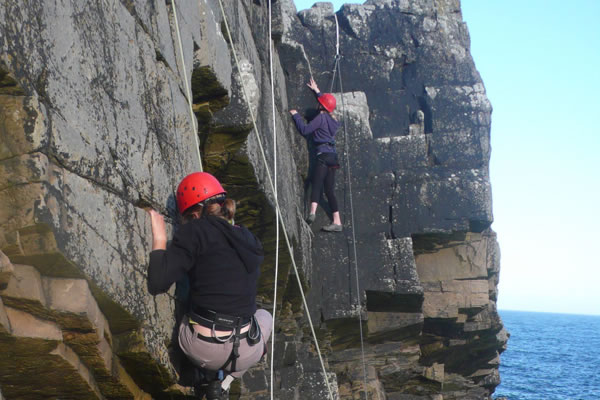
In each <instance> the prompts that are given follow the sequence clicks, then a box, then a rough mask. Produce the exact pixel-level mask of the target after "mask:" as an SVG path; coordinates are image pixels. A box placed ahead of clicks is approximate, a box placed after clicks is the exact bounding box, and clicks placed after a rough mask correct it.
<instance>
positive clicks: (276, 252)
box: [267, 0, 279, 400]
mask: <svg viewBox="0 0 600 400" xmlns="http://www.w3.org/2000/svg"><path fill="white" fill-rule="evenodd" d="M271 19H272V16H271V0H269V37H268V38H267V40H268V42H269V72H270V75H271V108H272V121H271V123H272V124H273V175H274V181H275V189H274V193H273V195H274V197H275V203H277V134H276V133H277V132H276V131H277V127H276V125H275V82H274V80H273V40H272V39H271V35H272V26H271ZM278 275H279V207H276V208H275V279H274V282H275V283H274V289H273V322H272V325H271V375H270V379H271V384H270V387H271V400H273V393H274V386H273V375H274V373H273V364H274V361H275V312H276V310H277V277H278Z"/></svg>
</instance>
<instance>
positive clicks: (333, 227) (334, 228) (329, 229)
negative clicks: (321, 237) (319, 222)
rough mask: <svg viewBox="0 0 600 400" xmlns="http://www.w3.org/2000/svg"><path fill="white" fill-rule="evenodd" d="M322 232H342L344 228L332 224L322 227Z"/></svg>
mask: <svg viewBox="0 0 600 400" xmlns="http://www.w3.org/2000/svg"><path fill="white" fill-rule="evenodd" d="M321 230H322V231H325V232H341V231H342V226H341V225H338V224H331V225H326V226H324V227H322V228H321Z"/></svg>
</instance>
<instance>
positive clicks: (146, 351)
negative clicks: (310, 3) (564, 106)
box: [0, 0, 507, 400]
mask: <svg viewBox="0 0 600 400" xmlns="http://www.w3.org/2000/svg"><path fill="white" fill-rule="evenodd" d="M224 6H225V7H224V10H225V14H226V16H227V21H228V23H229V27H230V28H231V33H232V38H231V40H230V39H229V37H228V36H227V33H225V32H226V31H225V23H224V20H223V17H222V15H221V9H220V6H219V2H218V1H217V0H200V1H198V2H184V1H181V2H166V3H165V2H161V1H159V2H155V1H150V0H121V1H119V0H109V1H105V2H101V3H99V2H93V3H82V2H75V1H73V2H57V1H52V0H48V1H44V2H34V3H31V4H21V3H18V2H17V3H15V2H4V3H2V4H1V5H0V227H1V229H0V250H1V252H0V348H1V349H2V351H3V354H6V355H8V356H7V357H3V358H2V361H0V393H1V394H0V398H2V396H4V398H6V399H7V400H10V399H13V398H14V399H16V398H31V399H35V398H47V397H48V396H50V397H57V398H91V399H95V398H111V399H112V398H115V399H116V398H119V399H120V398H140V399H141V398H184V397H187V396H189V395H190V393H191V392H190V390H189V370H190V368H189V365H188V364H186V362H185V359H184V357H182V354H181V352H180V351H179V350H178V348H177V344H176V340H175V341H174V336H173V327H174V326H175V324H176V321H177V320H178V318H180V317H181V315H182V313H183V312H184V310H183V303H184V301H185V300H184V299H182V295H181V293H182V292H183V291H179V290H175V289H173V290H171V292H170V293H169V294H166V295H159V296H157V297H152V296H150V295H149V294H148V291H147V288H146V276H145V267H146V263H147V254H148V252H149V250H150V246H151V241H150V238H151V234H150V232H151V231H150V224H149V220H148V218H147V216H146V213H145V211H144V210H143V208H144V207H147V206H152V207H154V208H155V209H157V210H159V211H161V212H162V213H163V214H164V215H165V216H166V217H167V220H168V221H170V222H171V223H172V225H173V229H176V227H177V226H176V225H177V224H176V222H177V218H176V210H175V206H174V201H173V195H172V193H173V189H174V187H175V186H176V185H177V183H178V181H179V180H180V179H181V178H182V177H183V176H185V175H186V174H187V173H190V172H192V171H195V170H198V169H199V168H200V160H198V158H197V155H196V151H195V148H196V139H195V137H194V136H195V135H198V139H199V142H200V150H201V156H202V161H201V163H202V166H203V168H204V170H206V171H209V172H211V173H213V174H215V175H216V176H217V177H219V178H220V179H221V180H222V182H223V183H224V186H225V187H226V189H227V190H228V193H229V195H230V196H231V197H233V198H236V199H237V200H239V201H240V205H239V209H238V213H239V219H238V220H239V221H240V222H242V223H244V224H245V225H247V226H248V227H249V228H250V229H251V230H253V231H254V232H255V233H257V234H258V235H259V236H260V237H261V239H262V241H263V243H264V245H265V249H266V252H267V257H266V260H265V263H264V265H263V273H262V278H261V282H260V288H259V302H260V303H261V304H262V306H263V307H266V308H271V309H272V307H273V303H274V299H273V284H274V278H273V276H274V265H275V248H276V242H275V231H274V227H275V207H274V204H275V201H274V195H273V190H272V187H271V184H270V183H269V174H270V175H273V174H274V170H273V166H272V163H273V158H274V154H273V153H274V152H273V145H272V143H273V131H275V132H276V136H277V159H278V161H277V162H278V165H277V175H278V189H277V201H278V203H279V204H280V206H281V213H282V219H283V221H284V223H285V229H286V233H287V235H288V236H289V238H290V240H291V244H292V249H293V257H294V259H295V260H296V263H297V265H298V267H299V270H300V272H299V273H300V279H301V281H302V282H303V287H304V289H305V290H306V293H307V300H308V310H305V309H304V307H303V305H302V301H301V299H300V293H299V290H298V285H297V283H296V277H295V276H294V272H293V270H292V269H291V262H290V254H289V252H288V250H287V247H286V246H285V245H284V244H283V243H280V250H281V251H280V257H281V258H280V263H279V279H278V282H277V283H278V287H279V289H278V293H279V296H278V298H277V299H276V301H277V305H278V312H277V315H276V321H277V322H276V323H277V326H276V334H275V341H276V342H275V352H276V357H275V358H276V361H275V363H276V364H275V371H276V375H275V377H274V378H275V392H276V394H275V397H276V398H284V397H287V398H294V399H296V398H298V399H300V398H310V399H321V398H323V399H324V398H328V394H327V393H328V391H327V388H326V386H325V381H324V377H323V374H322V370H321V367H320V363H319V361H318V359H317V357H316V351H315V347H314V344H313V342H312V339H311V333H310V330H309V329H308V325H307V319H306V311H310V315H311V316H312V320H313V322H315V324H316V330H317V336H318V338H319V345H320V348H321V351H322V352H323V355H324V357H325V363H326V367H327V371H328V377H329V382H330V384H331V385H332V386H333V393H334V395H335V396H336V397H339V398H348V399H350V398H362V397H361V396H363V397H364V392H365V391H366V392H367V393H368V398H387V399H402V400H408V399H436V400H438V399H445V400H448V399H485V398H489V397H490V396H491V393H492V392H493V390H494V388H495V387H496V386H497V385H498V383H499V375H498V364H499V353H500V352H501V351H502V349H503V348H504V346H505V343H506V340H507V334H506V332H505V331H504V329H503V327H502V323H501V321H500V319H499V316H498V314H497V312H496V308H495V302H496V299H497V290H496V286H497V283H498V274H499V249H498V244H497V241H496V237H495V234H494V232H493V231H492V230H491V229H490V228H489V227H490V224H491V222H492V210H491V188H490V182H489V173H488V162H489V154H490V147H489V132H490V115H491V106H490V104H489V102H488V100H487V98H486V96H485V90H484V87H483V83H482V82H481V79H480V77H479V75H478V73H477V71H476V69H475V66H474V64H473V60H472V59H471V57H470V54H469V38H468V32H467V29H466V26H465V24H464V23H463V22H462V16H461V13H460V4H459V2H458V1H453V0H436V1H434V0H419V1H410V2H409V1H397V0H378V1H376V0H371V1H367V2H366V3H365V4H364V5H345V6H344V7H343V8H342V9H341V10H340V11H339V12H338V13H337V14H335V16H334V13H333V8H332V6H331V4H330V3H318V4H316V5H315V6H314V7H313V8H311V9H309V10H304V11H301V12H300V13H298V14H297V13H296V9H295V8H294V5H293V3H292V2H291V1H290V0H280V1H277V2H274V3H273V18H274V20H273V31H272V35H271V38H269V36H268V34H269V32H268V2H266V1H252V2H251V1H244V2H237V1H225V2H224ZM173 7H177V8H176V9H173ZM174 11H177V17H178V21H177V24H175V12H174ZM335 17H337V21H338V24H339V48H340V51H341V54H342V57H341V59H340V61H339V62H340V67H341V68H340V71H341V77H342V79H341V80H339V79H338V78H339V75H336V80H335V81H333V74H332V68H333V65H334V55H335V53H336V18H335ZM176 26H178V27H179V33H180V36H181V49H182V53H180V48H179V42H178V39H177V33H178V32H177V28H176ZM270 39H272V40H273V44H274V58H273V65H274V68H273V79H274V82H275V89H274V94H275V107H276V118H275V120H274V121H273V119H272V117H271V88H270V83H269V82H270V79H271V78H270V73H269V55H268V49H269V43H270ZM232 46H233V47H232ZM232 48H235V51H236V54H237V56H238V58H239V61H240V69H241V73H238V70H237V67H236V65H235V62H234V58H233V53H232ZM184 72H185V73H184ZM311 75H312V76H313V77H314V78H315V79H316V81H317V83H318V84H319V86H320V87H321V89H322V90H323V91H329V90H330V87H331V88H332V91H333V92H334V94H335V96H336V98H337V101H338V109H337V111H336V116H337V118H339V119H340V120H341V121H343V122H344V124H343V128H341V129H340V131H339V132H338V139H337V145H336V146H337V148H338V152H339V154H340V161H341V165H342V168H340V169H339V170H338V172H337V186H336V193H337V194H338V197H339V201H340V206H341V211H342V219H343V222H344V231H343V232H342V233H339V234H331V233H325V232H321V231H319V229H318V228H319V227H320V226H322V225H324V224H327V223H329V221H328V216H327V214H326V212H324V211H323V210H324V209H325V210H326V211H327V208H326V207H325V208H324V209H323V208H321V209H320V210H319V212H318V216H317V220H316V222H315V223H314V224H313V225H312V226H311V228H312V229H311V228H309V227H308V226H307V225H306V224H305V223H304V222H303V218H304V214H305V209H306V208H305V207H306V203H307V201H308V198H307V194H308V189H307V185H306V184H305V181H306V179H307V177H308V176H309V174H310V172H309V171H310V168H311V166H312V162H313V159H312V158H311V157H310V156H309V154H310V151H309V150H310V149H308V148H307V143H306V141H305V140H304V139H303V138H302V137H301V136H300V135H298V134H297V133H296V132H295V129H294V127H293V125H292V123H291V121H290V119H289V117H288V115H287V110H288V109H289V108H297V109H299V110H301V112H302V113H304V114H305V115H307V116H310V115H311V113H313V112H314V108H315V101H314V97H313V96H312V95H311V93H310V91H309V90H308V88H306V86H305V83H306V82H307V81H308V79H309V77H310V76H311ZM184 76H186V77H187V79H188V82H187V85H189V87H190V88H191V95H190V96H189V101H190V102H191V109H192V110H193V114H194V115H193V117H192V115H191V114H190V103H188V96H187V95H186V93H187V89H186V87H187V86H186V82H185V78H184ZM332 84H333V85H332ZM243 88H246V89H245V90H246V95H247V98H246V97H245V95H244V93H243V92H244V91H243ZM252 116H255V118H256V122H257V126H258V130H257V131H255V130H254V129H253V127H252V126H253V125H252ZM196 130H197V132H196ZM261 145H263V146H264V155H265V158H266V160H267V163H268V166H265V164H264V162H263V156H262V152H261V150H260V146H261ZM269 171H270V173H269ZM324 205H325V206H326V204H325V202H324ZM361 336H362V337H363V341H362V342H363V343H362V346H361ZM363 354H364V356H363ZM268 375H269V372H268V365H267V364H266V362H263V363H261V364H260V365H258V366H257V367H255V368H253V369H252V370H250V371H249V372H248V373H247V374H246V375H245V376H244V379H243V381H242V383H241V385H237V386H235V387H234V389H233V390H232V398H243V399H262V398H268V397H269V395H268V391H269V387H268V380H269V376H268ZM34 376H35V377H36V379H35V380H32V379H31V378H32V377H34ZM34 381H35V383H34ZM365 384H366V387H365Z"/></svg>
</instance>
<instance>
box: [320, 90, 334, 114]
mask: <svg viewBox="0 0 600 400" xmlns="http://www.w3.org/2000/svg"><path fill="white" fill-rule="evenodd" d="M317 100H318V101H319V103H321V105H322V106H323V107H324V108H325V109H326V110H327V111H329V112H333V110H335V97H333V95H332V94H331V93H325V94H324V95H322V96H319V98H318V99H317Z"/></svg>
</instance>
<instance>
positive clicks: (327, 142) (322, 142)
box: [293, 113, 340, 154]
mask: <svg viewBox="0 0 600 400" xmlns="http://www.w3.org/2000/svg"><path fill="white" fill-rule="evenodd" d="M293 118H294V122H295V123H296V128H297V129H298V132H300V133H301V134H302V136H308V135H310V134H311V133H312V134H313V135H312V140H313V142H314V143H315V145H316V147H317V154H319V153H335V133H336V131H337V129H338V127H339V126H340V123H339V122H338V121H336V120H335V119H333V118H332V117H331V115H329V114H328V113H320V114H319V115H317V116H316V117H315V118H313V120H312V121H310V122H309V123H308V125H306V124H305V123H304V120H303V119H302V117H301V116H300V114H295V115H294V116H293Z"/></svg>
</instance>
